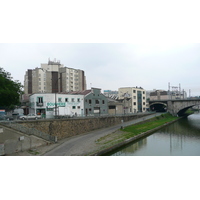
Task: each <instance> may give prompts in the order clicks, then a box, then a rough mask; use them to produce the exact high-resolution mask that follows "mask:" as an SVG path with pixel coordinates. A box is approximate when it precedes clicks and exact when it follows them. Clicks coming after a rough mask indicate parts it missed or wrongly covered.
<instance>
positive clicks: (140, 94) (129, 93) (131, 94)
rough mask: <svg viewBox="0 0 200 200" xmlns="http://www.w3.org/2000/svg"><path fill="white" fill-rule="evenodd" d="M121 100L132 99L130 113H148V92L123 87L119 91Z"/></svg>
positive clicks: (138, 88) (136, 88)
mask: <svg viewBox="0 0 200 200" xmlns="http://www.w3.org/2000/svg"><path fill="white" fill-rule="evenodd" d="M118 95H119V99H126V98H131V99H132V102H131V106H130V111H131V112H132V113H136V112H146V110H147V106H146V91H145V90H144V89H143V88H141V87H123V88H119V89H118Z"/></svg>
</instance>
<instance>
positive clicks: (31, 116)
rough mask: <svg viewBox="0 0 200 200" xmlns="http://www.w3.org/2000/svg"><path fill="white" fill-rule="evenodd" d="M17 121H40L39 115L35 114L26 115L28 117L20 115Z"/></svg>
mask: <svg viewBox="0 0 200 200" xmlns="http://www.w3.org/2000/svg"><path fill="white" fill-rule="evenodd" d="M19 119H21V120H25V119H26V120H29V119H35V120H37V119H41V116H40V115H36V114H28V115H22V116H20V117H19Z"/></svg>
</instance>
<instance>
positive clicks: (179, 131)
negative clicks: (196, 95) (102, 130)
mask: <svg viewBox="0 0 200 200" xmlns="http://www.w3.org/2000/svg"><path fill="white" fill-rule="evenodd" d="M110 155H111V156H200V113H195V114H192V115H190V116H188V117H187V118H183V119H180V120H178V121H177V122H175V123H173V124H171V125H169V126H167V127H164V128H162V129H160V130H158V131H156V132H154V133H153V134H152V135H150V136H147V137H146V138H143V139H140V140H138V141H137V142H134V143H132V144H129V145H127V146H126V147H123V148H122V149H118V151H116V152H112V153H111V154H110Z"/></svg>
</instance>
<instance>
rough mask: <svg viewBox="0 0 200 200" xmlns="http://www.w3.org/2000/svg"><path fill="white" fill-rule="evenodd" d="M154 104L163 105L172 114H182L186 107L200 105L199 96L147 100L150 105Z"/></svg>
mask: <svg viewBox="0 0 200 200" xmlns="http://www.w3.org/2000/svg"><path fill="white" fill-rule="evenodd" d="M156 104H160V105H164V106H165V107H166V109H167V111H168V112H169V113H170V114H172V115H174V116H177V115H178V116H183V115H184V113H185V112H186V110H187V109H189V108H192V107H193V106H198V105H200V98H195V99H176V100H171V99H170V100H155V101H150V102H149V105H150V107H151V106H153V105H156Z"/></svg>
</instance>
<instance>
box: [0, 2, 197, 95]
mask: <svg viewBox="0 0 200 200" xmlns="http://www.w3.org/2000/svg"><path fill="white" fill-rule="evenodd" d="M19 2H22V3H23V6H26V8H27V9H24V7H19V6H18V5H19ZM19 2H16V1H13V2H12V7H11V8H10V6H9V5H10V1H9V2H8V1H5V3H4V4H5V6H4V8H6V7H7V8H9V12H7V11H8V10H6V9H2V12H1V13H0V17H1V18H4V20H3V21H2V24H1V27H2V28H1V30H2V31H1V40H0V42H1V43H0V67H3V68H4V69H5V70H6V71H8V72H10V73H11V74H12V76H13V78H14V79H15V80H19V81H20V82H22V83H23V81H24V75H25V71H26V70H27V69H34V68H35V67H40V64H41V63H47V62H48V59H49V58H50V59H51V60H54V59H55V58H56V59H57V60H60V62H61V64H64V66H69V67H72V68H77V69H82V70H84V71H85V75H86V80H87V88H90V87H91V86H92V87H97V88H101V89H102V91H103V90H107V89H110V90H118V88H119V87H135V86H138V87H143V88H144V89H145V90H153V89H164V90H168V83H170V85H171V86H177V87H178V86H179V84H181V89H184V90H185V91H186V92H187V93H188V94H189V89H190V90H191V95H192V96H194V95H200V78H199V72H200V69H199V67H200V56H199V55H200V43H199V35H200V30H199V25H198V24H199V22H198V19H199V18H200V17H199V15H200V14H199V10H198V5H195V4H194V1H192V0H191V1H189V3H188V2H187V1H176V0H174V1H167V2H166V3H164V2H163V3H162V2H161V1H156V0H152V1H145V0H141V1H126V0H125V1H123V3H121V2H120V1H101V4H97V3H94V2H95V1H90V0H86V1H84V2H83V1H76V2H75V1H67V3H64V4H61V2H62V3H63V2H65V1H62V0H58V1H57V3H56V4H55V3H53V2H52V1H37V0H36V1H34V4H31V6H30V4H27V3H26V1H23V0H19ZM37 3H39V4H37ZM88 5H90V6H89V7H88ZM16 7H17V9H16ZM9 13H12V15H10V14H9ZM52 13H53V14H52Z"/></svg>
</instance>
